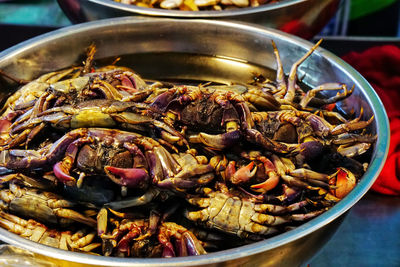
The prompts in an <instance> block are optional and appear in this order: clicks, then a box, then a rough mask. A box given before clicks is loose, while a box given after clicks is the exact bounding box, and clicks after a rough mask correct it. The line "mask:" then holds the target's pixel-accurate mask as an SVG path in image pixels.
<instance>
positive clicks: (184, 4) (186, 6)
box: [114, 0, 280, 11]
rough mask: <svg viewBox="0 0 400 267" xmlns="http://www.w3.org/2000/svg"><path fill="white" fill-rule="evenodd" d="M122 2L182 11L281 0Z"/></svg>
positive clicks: (256, 5) (134, 0)
mask: <svg viewBox="0 0 400 267" xmlns="http://www.w3.org/2000/svg"><path fill="white" fill-rule="evenodd" d="M114 1H115V2H119V3H122V4H128V5H136V6H139V7H147V8H162V9H175V10H182V11H201V10H209V11H211V10H214V11H221V10H232V9H237V8H245V7H258V6H260V5H266V4H273V3H277V2H279V1H280V0H151V1H148V0H114Z"/></svg>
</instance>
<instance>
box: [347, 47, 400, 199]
mask: <svg viewBox="0 0 400 267" xmlns="http://www.w3.org/2000/svg"><path fill="white" fill-rule="evenodd" d="M342 58H343V59H344V60H345V61H347V62H348V63H349V64H350V65H352V66H353V67H354V68H355V69H356V70H358V71H359V72H360V73H361V75H363V76H364V78H365V79H367V81H368V82H369V83H370V84H371V85H372V87H373V88H374V89H375V90H376V92H377V93H378V95H379V97H380V98H381V100H382V102H383V105H384V106H385V108H386V112H387V114H388V117H389V121H390V133H391V138H390V146H389V155H388V158H387V160H386V163H385V166H384V167H383V170H382V172H381V173H380V175H379V177H378V179H377V180H376V182H375V183H374V185H373V186H372V190H374V191H376V192H379V193H382V194H387V195H400V48H399V47H397V46H394V45H385V46H376V47H372V48H370V49H368V50H366V51H364V52H362V53H357V52H351V53H348V54H346V55H344V56H343V57H342Z"/></svg>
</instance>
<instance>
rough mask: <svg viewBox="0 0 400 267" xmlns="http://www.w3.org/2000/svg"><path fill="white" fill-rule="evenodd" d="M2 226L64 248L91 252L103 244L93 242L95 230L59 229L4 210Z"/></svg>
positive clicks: (0, 222) (1, 219)
mask: <svg viewBox="0 0 400 267" xmlns="http://www.w3.org/2000/svg"><path fill="white" fill-rule="evenodd" d="M0 226H1V227H3V228H5V229H7V230H8V231H10V232H12V233H14V234H17V235H20V236H22V237H25V238H27V239H29V240H32V241H34V242H37V243H40V244H43V245H47V246H50V247H55V248H59V249H63V250H70V251H80V252H91V251H93V250H95V249H96V248H98V247H100V246H101V244H100V243H93V240H94V238H95V237H96V233H95V232H94V231H92V232H90V231H88V230H83V229H82V230H79V231H76V232H75V233H74V232H72V231H59V230H56V229H51V228H48V227H47V226H46V225H44V224H42V223H39V222H37V221H35V220H33V219H29V220H24V219H22V218H20V217H18V216H15V215H12V214H8V213H6V212H3V211H0Z"/></svg>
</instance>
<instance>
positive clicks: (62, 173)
mask: <svg viewBox="0 0 400 267" xmlns="http://www.w3.org/2000/svg"><path fill="white" fill-rule="evenodd" d="M53 172H54V175H55V176H56V177H57V178H58V180H60V181H61V182H63V183H64V184H75V183H76V180H75V178H74V177H72V176H71V175H70V174H69V171H68V169H67V168H65V166H64V165H63V164H62V162H61V161H59V162H57V163H56V164H54V166H53Z"/></svg>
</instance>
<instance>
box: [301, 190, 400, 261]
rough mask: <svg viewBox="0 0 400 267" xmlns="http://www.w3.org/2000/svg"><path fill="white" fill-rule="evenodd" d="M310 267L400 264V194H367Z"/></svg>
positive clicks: (351, 211)
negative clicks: (396, 195) (398, 195)
mask: <svg viewBox="0 0 400 267" xmlns="http://www.w3.org/2000/svg"><path fill="white" fill-rule="evenodd" d="M309 266H310V267H319V266H324V267H338V266H363V267H364V266H387V267H398V266H400V197H392V196H383V195H378V194H375V193H371V192H370V193H367V194H366V195H365V196H364V197H363V198H362V199H361V200H360V201H359V202H358V203H357V204H356V205H355V206H354V207H353V208H352V209H351V210H350V212H349V214H348V215H347V217H346V218H345V220H344V221H343V223H342V225H341V226H340V228H339V230H338V231H337V232H336V233H335V235H334V236H333V238H332V239H331V240H330V241H329V242H328V243H327V244H326V246H325V247H324V248H323V249H322V250H321V251H320V252H319V253H318V254H317V255H316V256H315V257H314V258H313V259H312V260H311V261H310V262H309ZM304 267H305V266H304Z"/></svg>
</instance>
